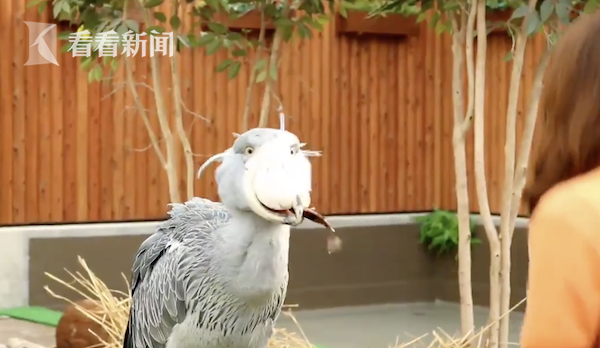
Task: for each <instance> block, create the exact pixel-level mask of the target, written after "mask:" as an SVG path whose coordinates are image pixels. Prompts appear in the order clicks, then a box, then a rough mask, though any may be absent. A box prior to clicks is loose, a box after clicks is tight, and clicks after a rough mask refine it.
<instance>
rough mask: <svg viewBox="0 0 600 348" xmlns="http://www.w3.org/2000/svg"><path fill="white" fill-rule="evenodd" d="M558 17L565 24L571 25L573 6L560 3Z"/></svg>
mask: <svg viewBox="0 0 600 348" xmlns="http://www.w3.org/2000/svg"><path fill="white" fill-rule="evenodd" d="M556 15H557V16H558V19H560V21H561V22H563V23H569V21H570V20H571V6H570V5H569V4H568V3H565V2H562V1H561V2H558V3H557V4H556Z"/></svg>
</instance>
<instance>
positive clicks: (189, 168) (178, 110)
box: [170, 0, 195, 200]
mask: <svg viewBox="0 0 600 348" xmlns="http://www.w3.org/2000/svg"><path fill="white" fill-rule="evenodd" d="M173 14H174V15H176V16H179V1H178V0H173ZM173 31H174V32H173V36H174V37H177V34H178V33H177V30H175V28H173ZM177 55H178V54H175V55H173V56H172V57H170V60H171V80H172V82H173V88H172V92H173V102H174V104H175V125H176V127H177V134H178V135H179V141H181V146H182V147H183V156H184V158H185V169H186V180H185V184H186V186H185V188H186V196H187V199H188V200H189V199H192V198H194V180H195V175H194V153H193V151H192V145H191V144H190V139H189V138H188V136H187V133H186V132H185V127H184V125H183V98H182V96H181V78H180V76H179V67H178V64H177Z"/></svg>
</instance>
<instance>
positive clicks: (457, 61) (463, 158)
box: [452, 17, 475, 342]
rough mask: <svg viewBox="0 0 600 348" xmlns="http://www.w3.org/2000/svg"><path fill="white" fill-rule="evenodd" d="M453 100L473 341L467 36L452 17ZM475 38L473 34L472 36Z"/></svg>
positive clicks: (467, 329) (464, 281)
mask: <svg viewBox="0 0 600 348" xmlns="http://www.w3.org/2000/svg"><path fill="white" fill-rule="evenodd" d="M452 22H453V23H452V26H453V33H452V56H453V59H452V91H453V93H452V102H453V106H454V127H453V131H452V146H453V150H454V173H455V188H456V203H457V217H458V234H459V237H458V240H459V241H458V286H459V293H460V318H461V329H462V330H461V331H462V335H463V338H465V339H466V340H468V341H469V342H470V341H471V338H472V337H473V333H474V331H475V321H474V318H473V290H472V288H471V226H470V225H471V224H470V221H469V219H470V210H469V192H468V186H467V155H466V149H465V134H466V129H467V127H465V126H464V124H469V123H470V122H469V121H470V120H469V118H465V108H464V90H463V80H462V78H463V72H464V70H463V66H464V63H465V56H464V52H463V47H462V46H463V45H462V43H463V42H464V40H465V28H464V22H465V21H464V20H461V24H462V25H461V28H460V29H459V25H458V23H457V21H456V17H454V18H452ZM470 40H471V42H472V37H471V39H470Z"/></svg>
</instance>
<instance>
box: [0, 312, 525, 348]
mask: <svg viewBox="0 0 600 348" xmlns="http://www.w3.org/2000/svg"><path fill="white" fill-rule="evenodd" d="M294 316H295V317H296V319H297V320H298V321H299V323H300V325H301V327H302V330H303V331H304V333H305V334H306V336H307V337H308V339H309V340H310V342H311V343H312V344H316V345H319V346H323V347H327V348H386V347H390V346H393V345H394V343H395V342H406V341H410V340H412V339H413V338H416V337H419V336H421V335H423V334H427V333H430V332H431V331H432V330H435V329H437V328H441V329H442V330H444V331H445V332H447V333H449V334H457V333H458V332H459V330H460V317H459V308H458V305H456V304H450V303H423V304H418V303H416V304H390V305H378V306H365V307H351V308H335V309H320V310H306V311H302V310H296V311H294ZM486 319H487V309H485V308H481V307H479V308H475V321H476V324H477V325H484V324H485V322H486ZM522 320H523V314H522V313H514V314H513V315H512V316H511V338H510V341H511V342H518V338H519V331H520V326H521V323H522ZM278 326H279V327H283V328H286V329H287V330H289V331H294V332H298V330H297V329H296V327H295V325H294V323H293V322H292V321H291V320H290V319H289V318H287V317H286V316H285V315H282V316H281V319H280V321H279V323H278ZM10 337H18V338H23V339H26V340H28V341H31V342H35V343H38V344H41V345H43V346H46V347H54V328H51V327H46V326H42V325H37V324H32V323H28V322H22V321H16V320H12V319H0V344H2V343H4V344H6V341H7V340H8V338H10ZM425 342H426V343H429V342H430V340H429V338H425V339H424V341H423V343H425ZM423 346H426V344H423ZM516 346H518V345H516V344H515V347H516Z"/></svg>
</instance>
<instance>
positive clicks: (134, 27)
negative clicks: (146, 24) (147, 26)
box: [125, 19, 140, 33]
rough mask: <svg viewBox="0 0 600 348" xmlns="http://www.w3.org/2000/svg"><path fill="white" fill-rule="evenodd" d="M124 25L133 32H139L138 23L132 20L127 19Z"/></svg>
mask: <svg viewBox="0 0 600 348" xmlns="http://www.w3.org/2000/svg"><path fill="white" fill-rule="evenodd" d="M125 26H126V27H127V28H129V29H131V30H132V31H133V32H134V33H139V32H140V24H139V23H138V22H136V21H134V20H131V19H128V20H126V21H125Z"/></svg>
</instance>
